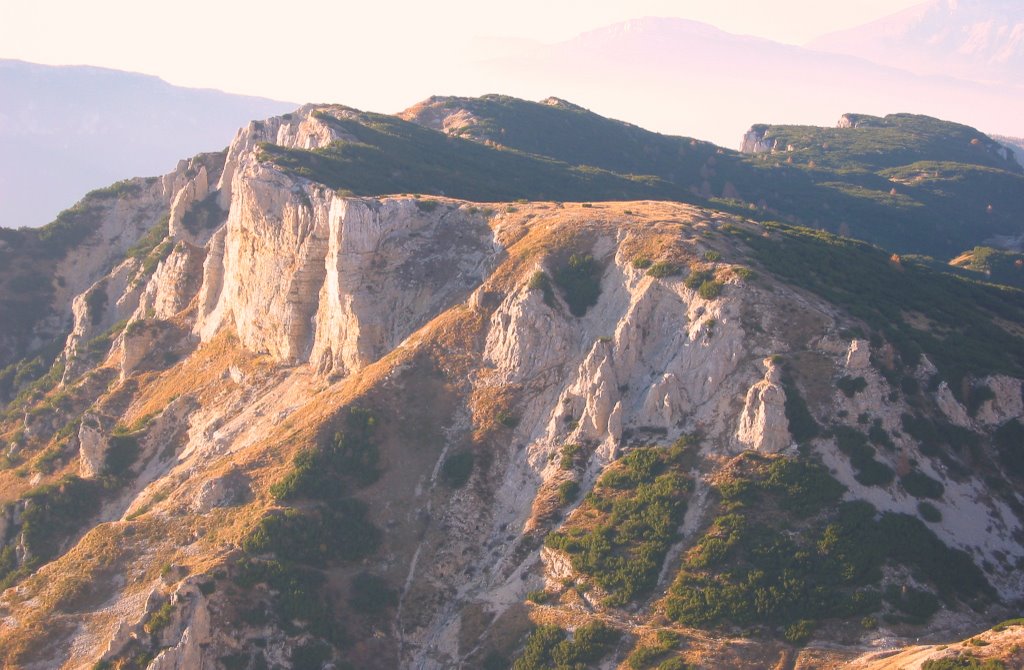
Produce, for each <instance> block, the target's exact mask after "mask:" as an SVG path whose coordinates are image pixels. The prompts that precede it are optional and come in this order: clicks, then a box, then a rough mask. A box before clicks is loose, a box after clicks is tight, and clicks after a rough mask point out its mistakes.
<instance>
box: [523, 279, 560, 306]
mask: <svg viewBox="0 0 1024 670" xmlns="http://www.w3.org/2000/svg"><path fill="white" fill-rule="evenodd" d="M527 288H529V289H530V290H531V291H540V292H541V294H542V295H543V296H544V304H545V305H547V306H548V307H554V306H555V289H554V288H552V286H551V277H548V275H547V273H544V272H541V271H540V270H538V271H537V272H534V273H533V275H532V276H531V277H530V282H529V283H528V284H527Z"/></svg>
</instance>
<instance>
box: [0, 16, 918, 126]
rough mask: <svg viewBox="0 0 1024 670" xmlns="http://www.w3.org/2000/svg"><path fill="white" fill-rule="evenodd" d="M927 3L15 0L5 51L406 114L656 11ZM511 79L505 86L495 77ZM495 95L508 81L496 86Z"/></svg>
mask: <svg viewBox="0 0 1024 670" xmlns="http://www.w3.org/2000/svg"><path fill="white" fill-rule="evenodd" d="M920 1H921V0H857V1H856V2H844V3H839V2H830V1H829V0H776V1H775V2H772V1H770V0H675V1H672V0H632V1H630V2H625V1H622V0H518V1H517V2H514V3H500V4H498V3H493V2H488V1H487V0H445V1H440V2H439V1H435V2H429V1H426V2H424V1H419V2H408V1H404V2H395V1H388V0H378V1H376V2H373V1H370V2H349V1H345V0H342V1H335V2H331V1H330V0H307V1H305V2H292V3H286V2H267V1H265V0H247V1H245V2H241V1H239V0H176V1H174V2H167V3H156V2H145V1H140V0H88V1H83V0H57V1H55V2H46V1H45V0H44V1H41V2H16V1H15V0H3V5H4V6H3V9H2V11H0V18H2V21H0V58H17V59H21V60H27V61H34V62H40V63H49V64H87V65H99V66H104V67H111V68H116V69H123V70H132V71H136V72H144V73H148V74H155V75H158V76H160V77H162V78H164V79H165V80H167V81H169V82H171V83H173V84H177V85H182V86H200V87H210V88H219V89H222V90H225V91H229V92H233V93H245V94H252V95H263V96H267V97H272V98H278V99H282V100H291V101H294V102H305V101H316V102H342V103H345V104H350V105H353V106H356V107H362V108H364V109H372V110H376V111H383V112H392V111H397V110H398V109H400V108H403V107H405V106H406V105H408V104H411V103H412V102H415V101H417V100H419V99H422V98H423V97H426V96H427V95H429V94H432V93H444V94H471V95H476V94H480V93H484V92H487V91H464V90H450V88H451V87H453V86H454V87H457V86H458V84H457V83H453V82H449V81H447V80H446V79H445V77H444V74H445V69H446V65H447V64H451V63H456V62H464V61H466V60H477V59H485V58H489V57H492V56H496V55H500V54H502V53H503V52H504V49H506V48H508V47H509V45H510V44H515V42H517V41H519V40H532V41H540V42H556V41H560V40H565V39H569V38H571V37H573V36H575V35H577V34H579V33H581V32H584V31H587V30H591V29H594V28H598V27H601V26H605V25H608V24H611V23H615V22H618V21H624V20H627V19H631V18H638V17H643V16H673V17H681V18H687V19H693V20H697V21H704V22H707V23H710V24H712V25H715V26H717V27H719V28H721V29H723V30H726V31H729V32H733V33H740V34H749V35H757V36H760V37H765V38H768V39H773V40H776V41H780V42H787V43H791V44H801V43H803V42H806V41H807V40H809V39H811V38H813V37H816V36H818V35H821V34H823V33H826V32H829V31H832V30H838V29H842V28H847V27H852V26H855V25H859V24H861V23H865V22H867V21H870V20H873V19H876V18H880V17H881V16H884V15H886V14H890V13H893V12H895V11H898V10H900V9H903V8H906V7H909V6H912V5H915V4H919V3H920ZM495 88H498V87H495ZM495 92H500V91H498V90H495Z"/></svg>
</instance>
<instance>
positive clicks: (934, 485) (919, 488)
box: [900, 470, 946, 499]
mask: <svg viewBox="0 0 1024 670" xmlns="http://www.w3.org/2000/svg"><path fill="white" fill-rule="evenodd" d="M900 486H902V487H903V489H904V490H905V491H906V492H907V493H909V494H910V495H912V496H914V497H915V498H933V499H938V498H941V497H942V494H943V493H944V492H945V490H946V489H945V487H944V486H943V485H942V483H941V482H937V481H935V480H934V479H932V478H931V477H929V476H928V475H926V474H924V473H923V472H920V471H918V470H914V471H913V472H908V473H907V474H905V475H904V476H902V477H900Z"/></svg>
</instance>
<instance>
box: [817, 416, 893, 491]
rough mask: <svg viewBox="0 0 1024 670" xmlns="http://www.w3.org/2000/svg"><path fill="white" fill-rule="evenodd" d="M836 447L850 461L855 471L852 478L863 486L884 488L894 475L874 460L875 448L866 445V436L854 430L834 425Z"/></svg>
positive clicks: (889, 469)
mask: <svg viewBox="0 0 1024 670" xmlns="http://www.w3.org/2000/svg"><path fill="white" fill-rule="evenodd" d="M832 435H833V436H834V437H835V439H836V446H837V447H839V450H840V451H841V452H843V453H844V454H846V456H848V457H849V459H850V464H851V465H852V466H853V467H854V469H855V470H856V471H857V472H856V474H854V478H855V479H856V480H857V481H858V482H860V483H861V484H863V485H864V486H885V485H887V484H889V483H890V482H892V480H893V479H894V478H895V476H896V473H895V472H893V470H892V468H890V467H889V466H888V465H885V464H884V463H880V462H878V461H876V460H875V454H876V453H877V452H876V451H875V448H874V447H872V446H871V445H870V444H868V436H867V435H865V434H864V433H862V432H860V431H859V430H857V429H856V428H850V427H848V426H841V425H836V426H833V427H832Z"/></svg>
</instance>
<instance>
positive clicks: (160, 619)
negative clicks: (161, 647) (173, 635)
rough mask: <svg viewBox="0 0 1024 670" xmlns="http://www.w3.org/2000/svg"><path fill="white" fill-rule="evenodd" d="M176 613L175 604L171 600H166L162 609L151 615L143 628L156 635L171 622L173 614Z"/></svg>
mask: <svg viewBox="0 0 1024 670" xmlns="http://www.w3.org/2000/svg"><path fill="white" fill-rule="evenodd" d="M173 613H174V605H173V604H171V602H170V601H168V602H165V603H164V604H163V605H162V606H161V607H160V609H158V610H157V611H155V612H153V614H152V615H150V617H149V620H147V621H146V625H145V626H143V629H144V630H145V631H146V632H147V633H149V634H150V635H156V634H157V633H159V632H160V631H161V630H163V629H164V628H166V627H167V624H169V623H171V615H172V614H173Z"/></svg>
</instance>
